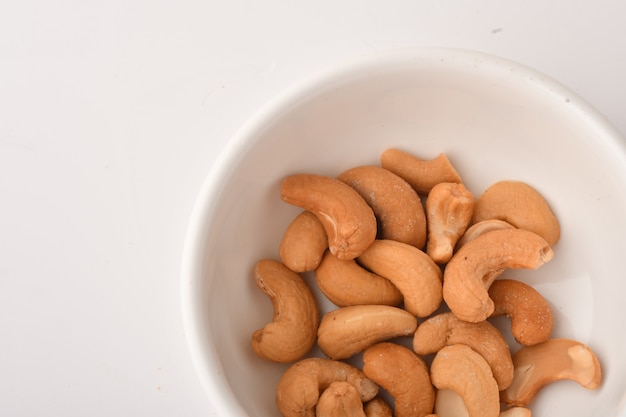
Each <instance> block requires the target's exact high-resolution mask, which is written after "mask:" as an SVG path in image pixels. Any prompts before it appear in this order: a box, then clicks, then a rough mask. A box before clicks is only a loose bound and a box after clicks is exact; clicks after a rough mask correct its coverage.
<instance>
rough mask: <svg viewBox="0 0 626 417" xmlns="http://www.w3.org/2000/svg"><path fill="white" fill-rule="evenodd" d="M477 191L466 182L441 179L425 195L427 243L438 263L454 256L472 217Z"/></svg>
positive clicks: (428, 250)
mask: <svg viewBox="0 0 626 417" xmlns="http://www.w3.org/2000/svg"><path fill="white" fill-rule="evenodd" d="M473 210H474V194H472V193H471V192H470V191H469V190H468V189H467V188H465V186H464V185H463V184H459V183H452V182H442V183H439V184H437V185H435V186H434V187H433V188H432V190H430V193H428V197H427V198H426V219H427V221H428V244H427V246H426V253H428V255H429V256H430V257H431V258H433V260H434V261H435V262H437V263H438V264H443V263H446V262H448V261H449V260H450V258H451V257H452V253H453V252H454V246H455V245H456V243H457V241H458V240H459V238H460V237H461V236H462V235H463V233H465V230H466V229H467V226H468V225H469V223H470V220H471V219H472V212H473Z"/></svg>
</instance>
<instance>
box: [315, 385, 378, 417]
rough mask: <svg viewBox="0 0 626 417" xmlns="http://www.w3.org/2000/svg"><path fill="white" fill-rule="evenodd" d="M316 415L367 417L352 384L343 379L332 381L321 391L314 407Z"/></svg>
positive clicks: (326, 416) (321, 416)
mask: <svg viewBox="0 0 626 417" xmlns="http://www.w3.org/2000/svg"><path fill="white" fill-rule="evenodd" d="M315 416H316V417H367V416H366V414H365V411H364V410H363V403H362V402H361V397H360V396H359V392H358V391H357V390H356V388H355V387H354V385H352V384H350V383H349V382H345V381H335V382H332V383H331V384H330V385H329V386H328V388H326V389H325V390H324V392H322V394H321V395H320V398H319V400H318V402H317V406H316V407H315Z"/></svg>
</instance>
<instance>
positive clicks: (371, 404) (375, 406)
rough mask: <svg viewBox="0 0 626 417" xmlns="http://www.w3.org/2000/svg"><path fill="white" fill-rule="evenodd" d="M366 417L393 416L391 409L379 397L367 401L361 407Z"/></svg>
mask: <svg viewBox="0 0 626 417" xmlns="http://www.w3.org/2000/svg"><path fill="white" fill-rule="evenodd" d="M363 410H364V411H365V415H366V416H367V417H393V409H392V408H391V406H390V405H389V403H387V401H385V400H383V399H382V398H380V397H376V398H374V399H373V400H371V401H368V402H367V403H366V404H365V407H363Z"/></svg>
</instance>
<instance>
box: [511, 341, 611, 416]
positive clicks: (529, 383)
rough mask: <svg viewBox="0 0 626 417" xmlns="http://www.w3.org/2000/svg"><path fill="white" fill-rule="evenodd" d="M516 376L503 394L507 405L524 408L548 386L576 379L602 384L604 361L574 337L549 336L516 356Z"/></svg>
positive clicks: (593, 386) (589, 384) (585, 383)
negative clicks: (550, 337)
mask: <svg viewBox="0 0 626 417" xmlns="http://www.w3.org/2000/svg"><path fill="white" fill-rule="evenodd" d="M513 364H514V366H515V375H514V376H513V382H512V383H511V385H510V386H509V387H508V388H507V389H506V390H504V391H502V393H501V399H502V401H503V402H505V403H506V404H509V405H512V406H521V407H524V406H526V405H528V404H530V403H531V402H532V400H533V399H534V398H535V396H536V395H537V394H538V393H539V391H540V390H541V389H542V388H543V387H545V386H546V385H548V384H550V383H552V382H555V381H560V380H564V379H567V380H572V381H576V382H578V383H579V384H580V385H581V386H583V387H585V388H587V389H590V390H593V389H596V388H598V387H599V386H600V382H601V379H602V371H601V367H600V362H599V360H598V358H597V356H596V355H595V353H593V351H592V350H591V349H590V348H589V347H588V346H586V345H584V344H582V343H580V342H577V341H575V340H570V339H562V338H557V339H548V340H546V341H545V342H543V343H539V344H537V345H533V346H524V347H522V348H521V349H520V350H518V351H517V352H515V354H514V355H513Z"/></svg>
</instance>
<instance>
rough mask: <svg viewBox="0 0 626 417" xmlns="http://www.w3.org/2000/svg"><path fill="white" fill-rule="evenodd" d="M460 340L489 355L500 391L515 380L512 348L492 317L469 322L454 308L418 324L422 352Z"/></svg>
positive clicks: (416, 341) (416, 338)
mask: <svg viewBox="0 0 626 417" xmlns="http://www.w3.org/2000/svg"><path fill="white" fill-rule="evenodd" d="M457 343H463V344H465V345H467V346H469V347H471V348H472V349H474V350H475V351H476V352H478V353H479V354H480V355H482V357H483V358H485V360H486V361H487V363H488V364H489V366H490V367H491V371H492V373H493V376H494V378H495V380H496V382H497V383H498V389H499V390H500V391H502V390H503V389H505V388H507V387H508V386H509V385H510V384H511V381H512V380H513V360H512V359H511V351H510V350H509V346H508V345H507V343H506V341H505V340H504V337H502V334H501V333H500V331H499V330H498V329H497V328H496V327H495V326H493V325H492V324H491V323H489V322H488V321H481V322H479V323H469V322H466V321H463V320H459V319H458V318H456V317H455V316H454V314H452V313H450V312H447V313H441V314H438V315H436V316H432V317H430V318H428V319H427V320H425V321H423V322H422V323H421V324H420V325H419V327H418V328H417V331H416V332H415V335H414V337H413V350H414V351H415V352H416V353H417V354H418V355H428V354H431V353H436V352H438V351H439V350H440V349H441V348H443V347H444V346H449V345H455V344H457Z"/></svg>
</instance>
